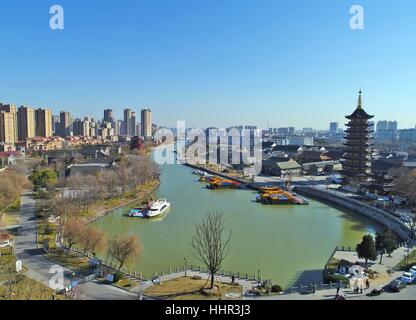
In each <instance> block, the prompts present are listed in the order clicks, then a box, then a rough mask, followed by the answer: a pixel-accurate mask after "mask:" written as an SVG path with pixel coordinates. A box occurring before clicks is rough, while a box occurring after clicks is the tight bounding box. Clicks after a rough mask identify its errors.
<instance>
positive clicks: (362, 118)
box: [342, 90, 374, 182]
mask: <svg viewBox="0 0 416 320" xmlns="http://www.w3.org/2000/svg"><path fill="white" fill-rule="evenodd" d="M373 117H374V116H371V115H369V114H368V113H367V112H365V111H364V109H363V107H362V98H361V90H360V92H359V96H358V106H357V108H356V109H355V111H354V112H353V113H352V114H351V115H349V116H346V118H347V119H348V120H349V122H348V123H347V124H346V126H347V130H346V131H345V133H346V137H345V140H346V141H345V143H344V156H343V158H344V160H343V162H342V167H343V174H344V175H345V177H346V178H347V180H348V181H350V182H352V181H354V182H364V181H367V180H368V178H369V176H370V174H371V162H370V161H371V146H372V145H371V139H372V135H371V134H372V130H371V128H370V124H369V120H370V119H372V118H373Z"/></svg>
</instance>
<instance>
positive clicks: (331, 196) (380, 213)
mask: <svg viewBox="0 0 416 320" xmlns="http://www.w3.org/2000/svg"><path fill="white" fill-rule="evenodd" d="M295 190H296V192H298V193H300V194H302V195H305V196H307V197H311V198H315V199H318V200H320V201H323V202H327V203H332V204H335V205H338V206H340V207H342V208H345V209H347V210H352V211H354V212H357V213H359V214H362V215H364V216H366V217H368V218H370V219H372V220H373V221H376V222H377V223H379V224H380V225H382V226H384V227H386V228H388V229H389V230H392V231H393V232H394V233H395V234H396V235H397V236H398V237H399V238H400V239H402V240H405V241H407V240H409V239H410V238H411V231H410V229H409V227H408V226H407V225H405V224H404V223H403V222H402V221H400V220H399V219H397V218H396V217H394V216H392V215H391V214H389V213H388V212H386V211H384V210H382V209H379V208H376V207H373V206H371V205H368V204H366V203H363V202H360V201H358V200H355V199H352V198H350V197H347V196H346V195H344V194H342V193H340V192H336V191H331V190H326V189H324V188H318V187H300V186H296V187H295Z"/></svg>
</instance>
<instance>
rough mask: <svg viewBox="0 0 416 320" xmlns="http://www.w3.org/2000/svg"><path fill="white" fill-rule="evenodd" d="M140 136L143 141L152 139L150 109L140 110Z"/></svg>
mask: <svg viewBox="0 0 416 320" xmlns="http://www.w3.org/2000/svg"><path fill="white" fill-rule="evenodd" d="M141 135H142V136H143V137H144V138H145V139H149V138H151V137H152V135H153V133H152V111H151V110H150V109H142V112H141Z"/></svg>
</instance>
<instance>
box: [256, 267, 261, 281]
mask: <svg viewBox="0 0 416 320" xmlns="http://www.w3.org/2000/svg"><path fill="white" fill-rule="evenodd" d="M257 282H258V283H259V285H260V284H261V283H260V269H258V270H257Z"/></svg>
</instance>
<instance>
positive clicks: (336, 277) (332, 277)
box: [326, 274, 350, 285]
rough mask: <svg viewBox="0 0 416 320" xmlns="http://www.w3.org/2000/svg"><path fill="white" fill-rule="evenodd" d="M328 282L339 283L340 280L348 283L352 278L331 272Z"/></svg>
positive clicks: (327, 278)
mask: <svg viewBox="0 0 416 320" xmlns="http://www.w3.org/2000/svg"><path fill="white" fill-rule="evenodd" d="M326 282H327V283H330V282H332V283H339V282H341V283H343V284H346V285H348V284H349V283H350V280H349V279H348V278H347V277H345V276H342V275H337V274H330V275H328V276H327V277H326Z"/></svg>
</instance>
